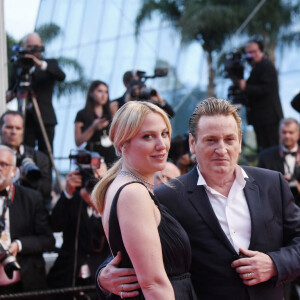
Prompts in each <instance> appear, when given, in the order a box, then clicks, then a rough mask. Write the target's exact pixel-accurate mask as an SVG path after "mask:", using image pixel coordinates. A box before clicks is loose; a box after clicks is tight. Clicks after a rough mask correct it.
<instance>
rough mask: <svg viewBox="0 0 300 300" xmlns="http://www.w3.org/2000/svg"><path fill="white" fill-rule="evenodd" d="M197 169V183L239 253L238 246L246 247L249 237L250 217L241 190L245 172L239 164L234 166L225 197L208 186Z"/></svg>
mask: <svg viewBox="0 0 300 300" xmlns="http://www.w3.org/2000/svg"><path fill="white" fill-rule="evenodd" d="M197 170H198V174H199V178H198V182H197V185H203V186H204V188H205V191H206V194H207V196H208V199H209V201H210V203H211V206H212V208H213V210H214V213H215V215H216V217H217V218H218V220H219V223H220V225H221V227H222V229H223V231H224V233H225V235H226V236H227V238H228V240H229V241H230V243H231V244H232V246H233V247H234V249H235V251H236V252H237V253H239V248H243V249H248V247H249V244H250V238H251V219H250V212H249V208H248V204H247V201H246V197H245V194H244V191H243V189H244V187H245V185H246V181H245V179H244V178H248V176H247V174H246V172H245V171H244V170H243V169H242V168H241V167H240V166H238V165H237V166H236V169H235V176H236V178H235V180H234V182H233V184H232V186H231V189H230V191H229V194H228V197H225V196H224V195H222V194H220V193H219V192H217V191H216V190H214V189H213V188H211V187H209V186H208V185H207V184H206V181H205V179H204V178H203V176H202V174H201V172H200V171H199V169H198V167H197ZM199 200H200V199H199Z"/></svg>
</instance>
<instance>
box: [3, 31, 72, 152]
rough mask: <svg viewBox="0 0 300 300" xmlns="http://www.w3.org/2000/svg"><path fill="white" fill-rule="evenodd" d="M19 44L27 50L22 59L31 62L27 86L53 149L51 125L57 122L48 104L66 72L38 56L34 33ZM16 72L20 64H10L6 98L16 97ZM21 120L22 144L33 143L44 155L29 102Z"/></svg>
mask: <svg viewBox="0 0 300 300" xmlns="http://www.w3.org/2000/svg"><path fill="white" fill-rule="evenodd" d="M22 47H23V49H24V50H25V51H28V52H30V53H28V54H24V58H27V59H32V64H33V66H32V67H31V68H30V70H29V74H30V76H31V86H30V87H31V89H32V92H33V93H34V94H35V96H36V100H37V103H38V105H39V109H40V112H41V117H42V120H43V123H44V125H45V129H46V133H47V136H48V139H49V142H50V146H51V149H53V139H54V127H55V125H56V124H57V120H56V116H55V112H54V108H53V105H52V95H53V90H54V85H55V82H56V81H63V80H64V79H65V76H66V75H65V73H64V72H63V71H62V70H61V68H60V67H59V65H58V62H57V60H55V59H45V58H43V57H42V54H41V53H42V52H43V50H44V45H43V43H42V40H41V38H40V36H39V35H38V34H37V33H36V32H33V33H29V34H27V35H26V36H25V38H24V39H23V44H22ZM33 51H36V52H33ZM21 70H22V69H21ZM19 72H20V67H16V66H14V68H13V71H12V76H11V78H10V84H9V89H8V91H7V92H6V101H10V100H12V99H13V98H14V97H15V96H17V97H20V95H18V94H17V93H18V88H19V87H18V86H19V79H20V78H19V76H18V73H19ZM25 121H26V122H25V137H24V143H25V144H26V145H28V146H31V147H33V148H34V147H35V145H36V142H37V143H38V149H39V150H40V151H43V152H45V153H46V154H48V151H47V150H48V149H47V147H46V144H45V141H44V137H43V135H42V131H41V129H40V125H39V122H38V119H37V115H36V112H35V110H34V107H33V105H32V104H29V105H28V106H27V109H26V120H25Z"/></svg>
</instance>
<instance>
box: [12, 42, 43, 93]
mask: <svg viewBox="0 0 300 300" xmlns="http://www.w3.org/2000/svg"><path fill="white" fill-rule="evenodd" d="M44 50H45V48H44V46H34V47H33V48H31V49H30V50H27V49H23V48H21V47H20V46H19V45H15V46H13V48H12V51H13V52H14V53H15V54H14V55H13V56H12V57H11V58H10V61H11V62H12V63H14V65H15V67H16V70H17V77H18V80H19V86H20V87H28V86H30V84H31V76H30V73H29V70H30V69H31V68H32V67H33V66H34V61H33V59H32V58H29V57H24V55H25V54H33V53H36V52H43V51H44Z"/></svg>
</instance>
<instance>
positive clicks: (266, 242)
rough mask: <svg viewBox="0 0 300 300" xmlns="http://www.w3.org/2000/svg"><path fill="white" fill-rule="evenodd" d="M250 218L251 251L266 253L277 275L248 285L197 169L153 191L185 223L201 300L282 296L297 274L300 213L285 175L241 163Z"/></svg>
mask: <svg viewBox="0 0 300 300" xmlns="http://www.w3.org/2000/svg"><path fill="white" fill-rule="evenodd" d="M243 169H244V170H245V172H246V173H247V175H248V176H249V178H247V179H246V181H247V183H246V186H245V188H244V192H245V196H246V200H247V203H248V206H249V210H250V217H251V240H250V246H249V249H250V250H257V251H261V252H264V253H267V254H268V255H269V256H270V257H271V258H272V260H273V261H274V263H275V266H276V268H277V271H278V276H277V277H276V278H274V279H272V280H270V281H268V282H265V283H261V284H258V285H255V286H252V287H247V286H246V285H244V284H243V282H242V280H241V279H240V277H239V276H238V274H237V273H236V271H235V270H234V269H232V268H231V263H232V261H233V260H234V259H235V258H236V255H237V253H236V251H235V250H234V248H233V246H232V245H231V243H230V241H229V240H228V239H227V237H226V235H225V234H224V232H223V230H222V228H221V225H220V224H219V222H218V219H217V217H216V215H215V213H214V211H213V208H212V206H211V204H210V201H209V199H208V196H207V194H206V192H205V189H204V188H203V186H197V180H198V173H197V169H196V167H195V168H194V169H193V170H191V171H190V172H189V173H187V174H185V175H183V176H181V177H179V178H177V179H175V180H172V181H170V185H169V186H167V185H163V186H160V187H158V188H157V189H156V190H155V193H156V195H157V197H158V199H159V201H160V202H161V203H162V204H164V205H165V206H167V207H168V208H169V209H170V211H171V212H172V213H173V214H174V216H175V217H176V219H177V220H178V221H179V222H180V223H181V225H182V226H183V227H184V229H185V230H186V232H187V233H188V236H189V238H190V242H191V246H192V266H191V274H192V280H193V285H194V288H195V291H196V293H197V296H198V298H199V299H201V300H219V299H230V300H235V299H236V300H246V299H247V300H249V299H251V300H282V299H283V288H282V285H281V284H282V283H283V282H284V281H286V280H289V279H291V278H293V277H296V276H298V275H299V274H300V211H299V208H298V207H297V206H296V205H295V203H294V200H293V197H292V194H291V192H290V189H289V187H288V185H287V183H286V181H285V180H284V178H283V176H282V175H281V174H280V173H278V172H274V171H269V170H264V169H259V168H253V167H243Z"/></svg>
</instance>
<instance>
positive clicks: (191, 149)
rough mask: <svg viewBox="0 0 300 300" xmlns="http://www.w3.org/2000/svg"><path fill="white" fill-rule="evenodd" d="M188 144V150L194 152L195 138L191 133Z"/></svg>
mask: <svg viewBox="0 0 300 300" xmlns="http://www.w3.org/2000/svg"><path fill="white" fill-rule="evenodd" d="M189 146H190V152H191V153H192V154H195V153H196V151H195V148H196V141H195V138H194V137H193V135H192V134H191V133H189Z"/></svg>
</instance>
